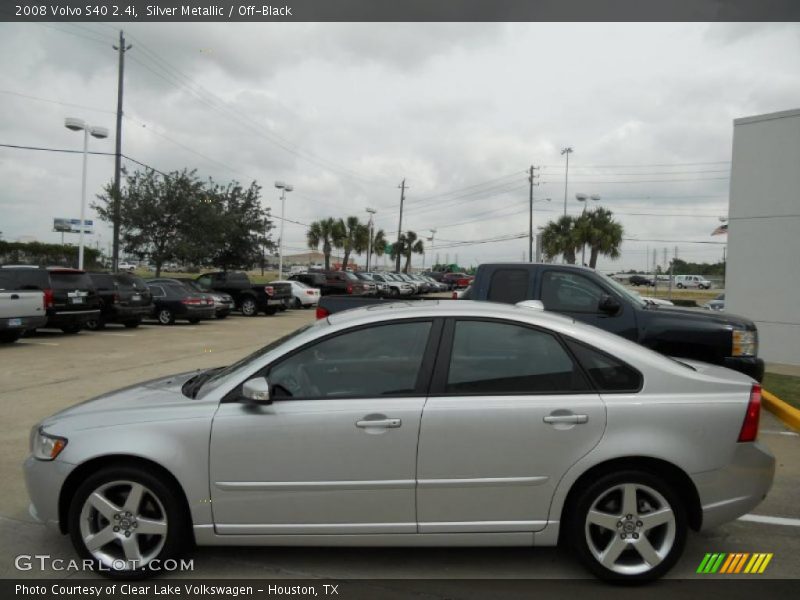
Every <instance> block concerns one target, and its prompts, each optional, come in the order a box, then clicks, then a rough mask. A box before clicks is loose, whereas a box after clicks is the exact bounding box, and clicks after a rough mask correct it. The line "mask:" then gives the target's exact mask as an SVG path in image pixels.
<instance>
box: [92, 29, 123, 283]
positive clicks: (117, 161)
mask: <svg viewBox="0 0 800 600" xmlns="http://www.w3.org/2000/svg"><path fill="white" fill-rule="evenodd" d="M112 47H113V48H114V50H116V51H117V53H118V55H119V67H118V72H117V141H116V148H115V150H114V253H113V256H112V257H111V270H112V272H114V273H116V272H117V265H119V221H120V213H121V211H122V206H121V204H122V200H121V197H120V196H121V186H120V177H121V175H122V91H123V82H124V80H125V52H127V51H128V50H130V49H131V48H132V47H133V46H132V45H131V44H128V45H127V46H126V45H125V34H124V33H123V32H122V30H120V32H119V46H112ZM81 227H83V223H81Z"/></svg>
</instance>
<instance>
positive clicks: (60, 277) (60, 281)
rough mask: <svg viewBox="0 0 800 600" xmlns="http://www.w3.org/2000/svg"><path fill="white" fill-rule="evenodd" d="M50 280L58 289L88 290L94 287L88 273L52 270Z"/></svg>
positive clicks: (54, 287)
mask: <svg viewBox="0 0 800 600" xmlns="http://www.w3.org/2000/svg"><path fill="white" fill-rule="evenodd" d="M50 281H51V282H52V283H53V289H56V290H75V289H81V290H86V289H91V288H93V287H94V285H93V284H92V280H91V278H90V277H89V274H88V273H74V272H69V271H51V272H50Z"/></svg>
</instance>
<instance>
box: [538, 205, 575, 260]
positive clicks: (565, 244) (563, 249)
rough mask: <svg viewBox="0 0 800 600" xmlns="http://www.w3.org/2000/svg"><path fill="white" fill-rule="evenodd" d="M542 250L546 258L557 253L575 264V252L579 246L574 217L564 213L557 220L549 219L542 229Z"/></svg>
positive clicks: (551, 257) (550, 258) (552, 256)
mask: <svg viewBox="0 0 800 600" xmlns="http://www.w3.org/2000/svg"><path fill="white" fill-rule="evenodd" d="M541 235H542V250H543V252H544V255H545V257H546V258H547V259H548V260H552V259H553V258H555V257H556V256H558V255H559V254H561V255H562V256H563V257H564V260H565V261H566V262H567V263H568V264H570V265H574V264H575V253H576V252H577V251H578V249H579V248H580V247H581V243H580V241H579V240H578V235H577V232H576V219H575V218H574V217H571V216H568V215H564V216H563V217H560V218H559V219H558V220H557V221H550V222H549V223H548V224H547V225H546V226H545V228H544V229H542V233H541Z"/></svg>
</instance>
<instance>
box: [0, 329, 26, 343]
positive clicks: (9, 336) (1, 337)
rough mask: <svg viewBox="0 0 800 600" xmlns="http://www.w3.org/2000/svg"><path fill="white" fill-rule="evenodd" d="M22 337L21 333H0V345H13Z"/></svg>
mask: <svg viewBox="0 0 800 600" xmlns="http://www.w3.org/2000/svg"><path fill="white" fill-rule="evenodd" d="M21 337H22V331H0V344H13V343H14V342H16V341H17V340H18V339H19V338H21Z"/></svg>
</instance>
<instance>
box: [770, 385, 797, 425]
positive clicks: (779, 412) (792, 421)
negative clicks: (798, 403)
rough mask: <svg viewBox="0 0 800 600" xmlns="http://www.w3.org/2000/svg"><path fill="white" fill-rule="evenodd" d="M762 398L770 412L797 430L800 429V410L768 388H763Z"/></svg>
mask: <svg viewBox="0 0 800 600" xmlns="http://www.w3.org/2000/svg"><path fill="white" fill-rule="evenodd" d="M761 399H762V400H763V401H764V407H765V408H766V409H767V410H768V411H769V412H771V413H772V414H773V415H775V416H776V417H778V418H779V419H780V420H781V421H783V422H784V423H785V424H786V425H788V426H789V427H791V428H792V429H794V430H795V431H800V410H798V409H796V408H795V407H794V406H792V405H790V404H787V403H786V402H784V401H783V400H781V399H780V398H778V397H777V396H776V395H775V394H770V393H769V392H768V391H767V390H761Z"/></svg>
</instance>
